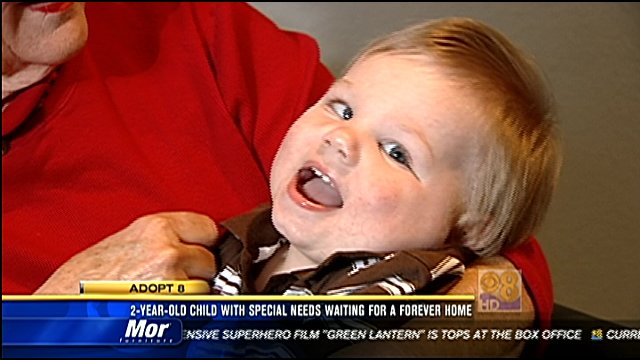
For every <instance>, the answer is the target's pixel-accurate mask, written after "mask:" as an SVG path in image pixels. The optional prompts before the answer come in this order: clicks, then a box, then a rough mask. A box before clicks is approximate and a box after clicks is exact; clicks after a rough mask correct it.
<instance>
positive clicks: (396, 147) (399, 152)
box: [380, 142, 411, 170]
mask: <svg viewBox="0 0 640 360" xmlns="http://www.w3.org/2000/svg"><path fill="white" fill-rule="evenodd" d="M380 148H381V149H382V151H384V153H385V154H387V155H388V156H389V157H390V158H391V159H392V160H393V161H395V162H397V163H399V164H402V165H403V166H405V167H406V168H408V169H409V170H411V155H409V152H408V151H407V149H405V148H404V146H402V145H400V144H398V143H396V142H385V143H381V144H380Z"/></svg>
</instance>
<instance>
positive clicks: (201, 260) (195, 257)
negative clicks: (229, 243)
mask: <svg viewBox="0 0 640 360" xmlns="http://www.w3.org/2000/svg"><path fill="white" fill-rule="evenodd" d="M180 251H181V256H180V264H178V265H179V266H180V267H182V269H183V270H184V272H185V273H186V274H187V277H189V278H190V279H193V278H200V279H205V280H210V279H211V278H212V277H213V275H214V274H215V273H216V272H217V268H216V260H215V257H214V256H213V254H212V253H211V252H210V251H209V250H207V249H206V248H204V247H202V246H200V245H189V244H184V246H182V247H181V249H180Z"/></svg>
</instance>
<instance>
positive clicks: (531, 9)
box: [251, 3, 640, 326]
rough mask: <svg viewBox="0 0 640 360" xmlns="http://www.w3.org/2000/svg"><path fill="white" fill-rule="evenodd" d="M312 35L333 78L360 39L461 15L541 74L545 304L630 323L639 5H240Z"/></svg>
mask: <svg viewBox="0 0 640 360" xmlns="http://www.w3.org/2000/svg"><path fill="white" fill-rule="evenodd" d="M251 4H252V5H254V6H255V7H257V8H258V9H260V10H262V11H263V13H265V14H266V15H267V16H269V17H270V18H272V19H274V20H275V21H276V22H277V23H278V24H279V25H280V26H281V27H283V28H287V29H293V30H298V31H302V32H306V33H308V34H310V35H312V36H313V37H315V38H316V39H317V40H318V42H319V44H320V47H321V49H322V51H323V60H324V62H325V64H327V65H328V66H329V67H330V69H332V71H333V72H334V73H335V74H339V73H340V71H341V70H342V68H343V67H344V66H345V64H346V62H347V61H348V60H349V59H350V58H351V56H353V55H354V54H355V53H356V51H357V50H358V49H359V48H361V47H362V46H364V45H365V44H366V43H367V42H368V41H369V40H371V39H372V38H374V37H377V36H379V35H382V34H384V33H387V32H389V31H392V30H397V29H399V28H401V27H403V26H405V25H407V24H410V23H415V22H419V21H422V20H425V19H429V18H437V17H444V16H469V17H474V18H477V19H479V20H482V21H484V22H486V23H488V24H490V25H493V26H494V27H496V28H497V29H498V30H500V31H502V32H503V33H505V34H506V35H507V36H508V37H510V38H511V39H512V40H513V41H514V42H515V43H516V44H518V45H520V47H522V48H523V49H524V50H526V51H528V52H529V53H532V54H533V55H534V56H535V58H536V59H537V61H538V63H539V64H540V66H541V67H542V68H543V70H544V71H545V73H546V75H547V77H548V79H549V82H550V84H551V87H552V90H553V92H554V93H555V96H556V100H557V103H558V110H559V111H558V113H559V118H560V123H561V126H560V128H561V132H562V137H563V142H564V158H565V162H564V168H563V172H562V175H561V179H560V185H559V189H558V192H557V194H556V197H555V199H554V202H553V204H552V208H551V211H550V213H549V215H548V217H547V219H546V222H545V224H544V226H543V228H542V230H541V231H540V232H539V233H538V234H537V235H538V237H539V240H540V242H541V244H542V246H543V248H544V250H545V253H546V255H547V257H548V260H549V263H550V266H551V271H552V274H553V279H554V287H555V294H556V301H557V302H558V303H560V304H563V305H566V306H570V307H573V308H576V309H578V310H581V311H584V312H587V313H589V314H592V315H595V316H598V317H602V318H606V319H608V320H613V321H618V322H623V323H629V324H631V322H630V321H631V320H634V321H635V325H636V326H637V324H638V321H640V275H639V272H640V270H639V267H638V263H639V260H640V235H639V233H640V231H639V230H638V228H637V226H638V225H640V115H639V114H640V4H637V3H617V4H616V3H611V4H605V3H520V4H514V3H505V4H498V3H251Z"/></svg>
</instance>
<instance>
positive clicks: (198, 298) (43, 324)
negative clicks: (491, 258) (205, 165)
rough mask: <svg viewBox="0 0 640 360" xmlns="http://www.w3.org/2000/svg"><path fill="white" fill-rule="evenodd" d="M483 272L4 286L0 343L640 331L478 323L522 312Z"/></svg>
mask: <svg viewBox="0 0 640 360" xmlns="http://www.w3.org/2000/svg"><path fill="white" fill-rule="evenodd" d="M487 274H488V275H487ZM513 276H516V277H515V278H514V277H513ZM479 281H480V282H481V283H479V289H480V293H479V296H478V297H475V296H473V295H453V296H448V295H400V296H356V295H351V296H210V295H199V294H201V293H202V292H204V291H207V289H206V287H205V286H203V285H202V284H200V283H198V282H167V281H162V282H85V283H83V284H82V285H81V287H82V289H81V292H82V294H80V295H69V296H9V295H3V297H2V330H3V331H2V349H3V355H4V356H11V357H13V356H20V357H58V356H64V357H149V356H153V357H173V358H175V357H203V356H206V357H249V356H251V357H256V356H269V357H276V356H277V357H291V356H294V357H298V356H300V357H325V356H329V355H331V354H335V353H339V352H340V351H341V350H343V349H345V348H348V347H349V346H353V345H354V344H358V343H362V342H366V343H367V346H366V347H365V348H364V349H365V350H364V351H365V352H367V353H361V355H362V356H370V357H376V356H377V355H379V354H380V351H381V350H382V349H385V350H387V349H389V347H388V344H389V342H392V343H394V344H395V345H400V347H399V348H398V349H406V350H408V351H407V353H400V354H399V355H405V356H408V355H409V354H411V353H414V351H413V350H410V348H411V347H412V346H413V347H418V348H420V347H423V346H426V345H429V344H430V343H431V344H433V343H436V342H445V343H449V344H451V343H460V344H463V343H469V342H476V343H479V342H491V341H498V342H508V341H529V340H553V341H559V340H561V341H570V342H571V341H573V342H584V341H599V340H604V341H607V340H611V337H616V336H617V337H620V336H627V337H630V339H631V338H633V336H637V337H638V338H640V333H638V334H636V335H634V334H633V333H631V332H630V331H633V330H629V329H607V328H598V327H596V328H584V327H573V328H562V329H536V328H523V327H521V326H518V325H515V324H514V323H511V322H509V321H506V322H503V323H497V322H494V321H491V322H482V321H480V320H481V319H483V317H485V316H489V318H493V316H492V314H491V313H492V312H494V313H495V312H504V313H505V314H506V315H507V318H508V315H509V314H517V313H519V312H521V311H522V308H521V306H522V301H521V294H522V292H521V286H520V285H519V281H520V277H519V274H516V275H514V274H511V273H509V274H508V275H504V273H501V272H500V271H498V272H496V271H493V272H491V273H486V274H480V276H479ZM505 288H506V289H507V291H505ZM612 331H613V332H612ZM624 331H627V333H623V332H624ZM636 331H637V330H636ZM377 346H380V347H377ZM387 355H388V354H387Z"/></svg>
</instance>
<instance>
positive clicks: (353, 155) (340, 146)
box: [321, 126, 360, 166]
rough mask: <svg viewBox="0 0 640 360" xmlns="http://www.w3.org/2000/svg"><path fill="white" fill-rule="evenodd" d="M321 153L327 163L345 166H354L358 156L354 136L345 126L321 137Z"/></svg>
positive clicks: (357, 147) (356, 142)
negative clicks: (332, 162) (331, 162)
mask: <svg viewBox="0 0 640 360" xmlns="http://www.w3.org/2000/svg"><path fill="white" fill-rule="evenodd" d="M321 152H322V154H323V155H324V156H326V157H327V161H335V162H336V163H338V164H339V165H347V166H354V165H356V164H357V163H358V160H359V156H360V152H359V146H358V141H357V139H356V135H355V134H354V133H353V130H351V129H350V128H349V127H346V126H341V127H337V128H334V129H332V130H331V131H329V132H328V133H326V134H325V135H324V136H323V137H322V145H321Z"/></svg>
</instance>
